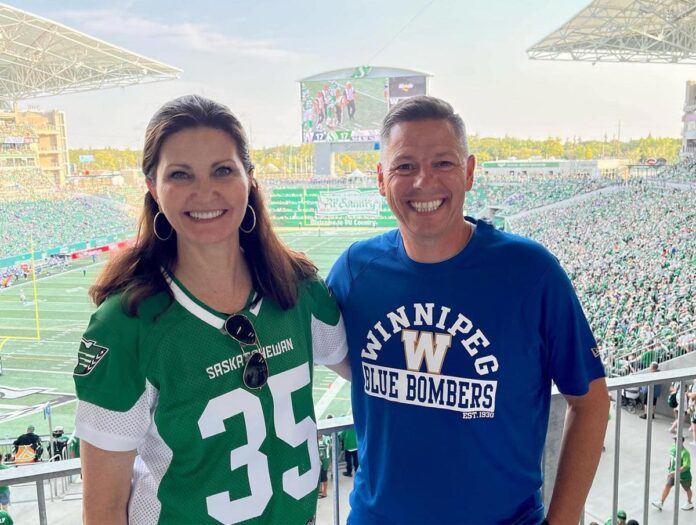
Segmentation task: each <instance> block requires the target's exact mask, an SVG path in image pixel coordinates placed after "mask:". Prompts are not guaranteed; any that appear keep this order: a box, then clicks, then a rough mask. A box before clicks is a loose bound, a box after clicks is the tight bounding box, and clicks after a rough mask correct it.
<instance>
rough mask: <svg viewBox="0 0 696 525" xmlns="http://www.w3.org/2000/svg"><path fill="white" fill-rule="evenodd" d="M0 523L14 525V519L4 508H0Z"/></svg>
mask: <svg viewBox="0 0 696 525" xmlns="http://www.w3.org/2000/svg"><path fill="white" fill-rule="evenodd" d="M0 525H14V520H13V519H12V516H10V515H9V514H8V513H7V511H6V510H0Z"/></svg>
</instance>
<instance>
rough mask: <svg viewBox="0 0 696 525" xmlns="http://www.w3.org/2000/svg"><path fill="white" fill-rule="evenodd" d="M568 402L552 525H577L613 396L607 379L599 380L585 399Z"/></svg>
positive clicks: (569, 398) (551, 511) (553, 499)
mask: <svg viewBox="0 0 696 525" xmlns="http://www.w3.org/2000/svg"><path fill="white" fill-rule="evenodd" d="M565 398H566V401H567V402H568V411H567V413H566V421H565V429H564V431H563V444H562V445H561V456H560V458H559V462H558V473H557V474H556V484H555V486H554V489H553V495H552V496H551V504H550V505H549V512H548V514H547V518H548V521H549V524H550V525H564V524H568V525H571V524H573V525H574V524H577V523H578V522H579V521H580V513H581V512H582V508H583V506H584V505H585V499H586V498H587V494H588V492H589V491H590V487H591V486H592V480H593V479H594V475H595V472H596V470H597V465H598V464H599V458H600V456H601V454H602V446H603V444H604V434H605V432H606V430H607V421H608V418H609V393H608V392H607V384H606V381H605V380H604V378H603V377H602V378H599V379H595V380H594V381H592V382H591V383H590V389H589V391H588V392H587V394H585V395H584V396H565Z"/></svg>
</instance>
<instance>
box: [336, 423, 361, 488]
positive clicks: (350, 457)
mask: <svg viewBox="0 0 696 525" xmlns="http://www.w3.org/2000/svg"><path fill="white" fill-rule="evenodd" d="M338 439H339V440H340V441H341V444H342V445H343V451H344V455H345V458H346V471H345V472H344V473H343V475H344V476H352V475H353V466H354V465H355V470H356V471H357V470H358V438H357V436H356V435H355V429H353V428H349V429H347V430H344V431H343V432H341V433H340V434H339V435H338Z"/></svg>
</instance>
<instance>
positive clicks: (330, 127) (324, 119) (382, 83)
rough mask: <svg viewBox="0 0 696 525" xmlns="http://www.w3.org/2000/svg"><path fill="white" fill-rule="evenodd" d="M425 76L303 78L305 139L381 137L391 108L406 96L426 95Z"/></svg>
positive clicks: (323, 140)
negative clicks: (380, 132)
mask: <svg viewBox="0 0 696 525" xmlns="http://www.w3.org/2000/svg"><path fill="white" fill-rule="evenodd" d="M425 79H426V77H425V76H423V75H418V76H416V75H414V76H405V77H362V78H343V79H336V80H305V81H302V82H301V83H300V92H301V100H302V142H304V143H312V142H360V141H377V140H379V130H380V127H381V125H382V119H383V118H384V116H385V115H386V114H387V111H388V109H389V108H390V107H391V106H392V105H393V104H396V103H397V102H399V101H400V100H403V99H404V98H408V97H412V96H415V95H425V89H426V82H425Z"/></svg>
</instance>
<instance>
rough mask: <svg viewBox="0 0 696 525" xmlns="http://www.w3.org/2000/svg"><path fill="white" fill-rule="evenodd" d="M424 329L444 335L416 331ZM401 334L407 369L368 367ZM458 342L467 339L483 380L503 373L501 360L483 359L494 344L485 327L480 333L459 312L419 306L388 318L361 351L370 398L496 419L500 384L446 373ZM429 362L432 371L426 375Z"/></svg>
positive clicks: (465, 344)
mask: <svg viewBox="0 0 696 525" xmlns="http://www.w3.org/2000/svg"><path fill="white" fill-rule="evenodd" d="M383 321H384V323H383ZM385 326H386V328H385ZM421 326H425V327H428V328H429V327H431V326H433V327H434V328H437V329H440V330H443V332H432V331H428V330H418V329H414V328H416V327H421ZM397 334H400V336H401V343H402V345H403V351H404V359H405V362H406V370H399V369H395V368H389V367H384V366H379V365H376V364H372V363H369V362H366V361H368V360H369V361H377V360H378V359H379V352H380V351H381V350H382V345H383V344H384V343H386V342H387V341H388V340H389V339H391V338H392V337H393V336H395V335H397ZM456 337H460V338H461V340H460V341H459V345H460V346H461V348H462V349H463V350H465V351H466V352H467V353H468V354H469V356H471V357H472V358H474V370H475V371H476V373H477V374H478V375H479V376H485V375H488V374H490V373H491V372H496V371H497V370H498V367H499V365H498V360H497V358H496V357H495V356H494V355H492V354H490V353H485V354H482V352H483V351H484V350H485V349H486V348H488V347H489V345H490V342H489V341H488V338H487V337H486V336H485V334H484V333H483V332H482V331H481V329H480V328H476V329H474V323H473V322H472V321H471V320H470V319H469V318H468V317H466V316H465V315H464V314H462V313H453V312H452V309H451V308H449V307H447V306H443V305H440V306H438V307H437V308H436V307H435V304H434V303H414V304H413V305H412V306H410V307H409V308H408V310H407V308H406V306H400V307H398V308H396V309H395V310H393V311H391V312H389V313H387V314H386V316H385V318H384V319H383V320H380V321H377V322H376V323H375V324H374V326H373V327H372V329H370V330H369V331H368V333H367V335H366V344H365V346H364V347H363V348H362V351H361V357H362V358H363V363H362V372H363V376H364V379H365V384H364V389H365V393H366V394H368V395H370V396H374V397H381V398H383V399H387V400H391V401H395V402H398V403H406V404H412V405H420V406H426V407H432V408H441V409H446V410H455V411H458V412H461V413H462V414H463V417H464V418H465V419H472V418H475V417H493V415H494V414H495V393H496V387H497V381H486V380H480V379H478V378H463V377H455V376H448V375H442V374H441V372H442V367H443V364H444V362H445V358H446V356H447V353H448V352H449V351H450V350H451V349H452V347H453V340H454V339H455V338H456ZM459 345H455V348H459ZM455 351H456V350H455ZM424 362H425V366H426V370H427V372H421V368H422V366H423V363H424Z"/></svg>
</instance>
